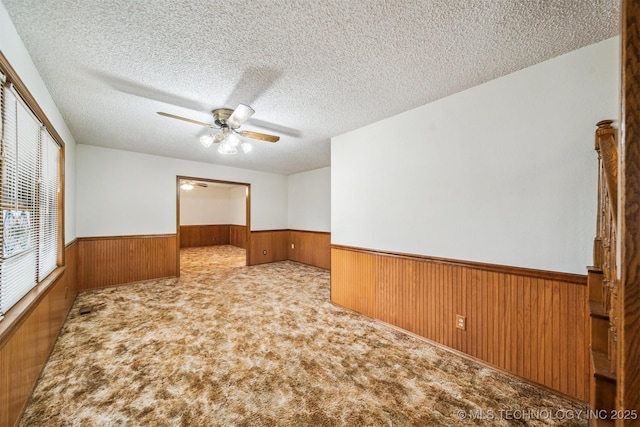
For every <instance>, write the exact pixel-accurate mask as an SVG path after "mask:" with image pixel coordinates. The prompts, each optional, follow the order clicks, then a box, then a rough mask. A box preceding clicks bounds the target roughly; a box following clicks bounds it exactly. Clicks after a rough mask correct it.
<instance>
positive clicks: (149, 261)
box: [77, 235, 177, 290]
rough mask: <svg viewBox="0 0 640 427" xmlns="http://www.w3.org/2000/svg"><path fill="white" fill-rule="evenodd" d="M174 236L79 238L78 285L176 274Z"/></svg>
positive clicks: (88, 286)
mask: <svg viewBox="0 0 640 427" xmlns="http://www.w3.org/2000/svg"><path fill="white" fill-rule="evenodd" d="M176 256H177V253H176V236H175V235H162V236H121V237H108V238H80V239H78V273H77V274H78V277H77V280H78V289H79V290H86V289H95V288H100V287H105V286H114V285H119V284H124V283H131V282H137V281H141V280H149V279H156V278H160V277H172V276H175V275H176V273H177V271H176Z"/></svg>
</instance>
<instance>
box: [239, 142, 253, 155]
mask: <svg viewBox="0 0 640 427" xmlns="http://www.w3.org/2000/svg"><path fill="white" fill-rule="evenodd" d="M240 148H242V152H243V153H244V154H247V153H248V152H249V151H251V150H253V145H251V144H249V143H248V142H246V141H243V142H242V143H240Z"/></svg>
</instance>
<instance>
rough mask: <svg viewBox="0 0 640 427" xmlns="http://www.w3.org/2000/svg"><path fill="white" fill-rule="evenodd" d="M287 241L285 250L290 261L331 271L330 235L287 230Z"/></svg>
mask: <svg viewBox="0 0 640 427" xmlns="http://www.w3.org/2000/svg"><path fill="white" fill-rule="evenodd" d="M288 239H289V240H288V242H287V248H288V258H289V259H290V260H292V261H296V262H301V263H303V264H309V265H313V266H315V267H320V268H324V269H327V270H330V269H331V233H325V232H319V231H301V230H289V235H288ZM292 244H293V245H294V247H293V248H292V247H291V245H292Z"/></svg>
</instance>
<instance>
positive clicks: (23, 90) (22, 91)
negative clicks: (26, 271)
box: [0, 51, 66, 348]
mask: <svg viewBox="0 0 640 427" xmlns="http://www.w3.org/2000/svg"><path fill="white" fill-rule="evenodd" d="M0 72H1V73H2V74H4V76H5V81H6V82H7V83H11V84H12V85H13V88H14V90H15V92H16V93H17V94H18V95H19V96H20V98H22V101H24V103H25V104H26V106H27V108H29V110H31V112H32V113H33V114H34V115H35V117H36V118H37V119H38V120H40V122H41V123H42V126H44V127H45V128H46V130H47V131H48V132H49V135H50V136H51V138H52V139H53V141H54V142H55V143H56V144H57V145H58V148H59V153H58V188H59V189H60V190H59V191H58V195H57V199H58V200H57V203H58V206H57V222H58V224H57V229H58V235H57V236H56V249H57V260H56V264H57V267H56V268H55V269H54V270H53V271H52V272H51V273H50V274H49V275H48V276H46V277H45V278H44V279H43V280H40V281H38V282H37V284H36V286H34V287H33V288H32V289H31V290H30V291H29V292H28V293H27V294H26V295H25V296H24V297H22V299H20V301H18V302H17V303H16V304H14V305H13V306H12V307H11V308H10V309H9V310H8V311H7V312H6V313H5V314H4V318H2V319H1V320H0V348H1V347H2V346H3V345H4V343H5V341H6V340H7V339H8V338H9V337H10V336H12V335H13V333H14V332H15V330H16V329H17V328H18V327H19V326H20V325H21V324H22V323H23V322H24V321H25V320H26V318H27V317H28V316H29V314H31V312H33V310H34V309H35V308H36V307H37V306H38V304H39V303H40V301H41V300H42V299H43V298H44V297H45V296H46V295H47V294H48V293H49V291H50V290H51V289H52V288H53V285H54V284H55V283H56V282H57V281H58V280H59V279H60V278H61V277H62V276H63V273H64V271H65V269H66V265H65V230H64V222H65V220H64V213H65V206H64V200H65V179H64V178H65V144H64V141H63V140H62V138H61V137H60V134H58V132H57V131H56V129H55V127H54V126H53V124H52V123H51V121H50V120H49V119H48V117H47V115H46V114H45V113H44V111H43V110H42V108H41V107H40V105H39V104H38V103H37V102H36V99H35V97H34V96H33V95H32V94H31V92H30V91H29V89H28V88H27V86H26V85H25V84H24V82H23V81H22V80H21V79H20V77H19V76H18V74H17V72H16V71H15V70H14V69H13V67H12V66H11V64H10V63H9V61H8V60H7V58H6V57H5V56H4V54H3V52H1V51H0ZM0 179H1V178H0Z"/></svg>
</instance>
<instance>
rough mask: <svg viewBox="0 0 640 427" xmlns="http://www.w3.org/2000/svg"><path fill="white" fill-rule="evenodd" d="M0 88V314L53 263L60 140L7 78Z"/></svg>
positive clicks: (37, 280)
mask: <svg viewBox="0 0 640 427" xmlns="http://www.w3.org/2000/svg"><path fill="white" fill-rule="evenodd" d="M0 78H1V79H2V90H1V93H0V105H1V108H0V113H1V114H0V126H1V127H0V132H1V133H0V136H1V141H0V172H1V173H0V186H1V189H2V193H1V194H0V208H1V209H0V233H1V234H2V247H1V248H0V254H1V256H0V319H1V318H2V316H3V315H4V314H5V313H6V312H7V311H8V310H9V309H10V308H11V307H12V306H13V305H14V304H16V303H17V302H18V301H19V300H20V299H21V298H22V297H23V296H25V295H26V294H27V293H28V292H29V291H30V290H31V289H33V288H34V287H35V286H36V285H37V284H38V282H40V281H42V280H43V279H45V278H46V277H47V276H48V275H49V274H51V273H52V272H53V271H54V270H55V269H56V267H57V264H58V246H59V245H58V242H59V239H60V238H61V237H60V235H59V234H60V232H59V227H58V224H59V220H58V215H59V209H58V204H59V192H60V189H59V185H60V179H59V177H60V146H59V145H58V144H57V142H56V141H55V140H54V138H53V137H52V136H51V135H50V134H49V132H48V131H47V129H46V128H45V127H44V125H43V124H42V123H41V122H40V121H39V120H38V119H37V117H36V116H35V115H34V114H33V113H32V112H31V110H30V109H29V107H28V106H27V104H26V103H25V102H24V101H23V100H22V98H21V97H20V95H19V94H18V93H17V92H16V90H15V89H14V87H13V86H12V85H11V84H8V83H6V82H5V76H4V75H1V74H0Z"/></svg>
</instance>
